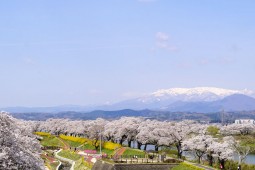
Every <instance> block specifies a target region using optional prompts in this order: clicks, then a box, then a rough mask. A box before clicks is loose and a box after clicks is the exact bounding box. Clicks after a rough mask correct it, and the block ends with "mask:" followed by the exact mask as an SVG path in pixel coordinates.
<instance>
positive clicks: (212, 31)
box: [0, 0, 255, 107]
mask: <svg viewBox="0 0 255 170" xmlns="http://www.w3.org/2000/svg"><path fill="white" fill-rule="evenodd" d="M254 8H255V1H252V0H250V1H249V0H246V1H240V0H225V1H222V0H214V1H213V0H208V1H206V0H193V1H190V0H171V1H169V0H126V1H125V0H107V1H103V0H98V1H83V0H73V1H67V0H61V1H60V0H56V1H50V0H37V1H33V0H30V1H29V0H23V1H19V0H16V1H15V0H12V1H4V2H2V3H1V5H0V21H1V22H0V78H1V86H0V87H1V88H0V96H1V97H0V106H1V107H6V106H54V105H63V104H77V105H88V104H101V103H106V102H116V101H120V100H125V99H128V98H133V97H136V96H139V95H142V94H146V93H150V92H153V91H155V90H157V89H161V88H172V87H198V86H213V87H221V88H229V89H244V88H247V89H250V90H254V91H255V87H254V85H255V79H254V76H253V74H254V73H255V56H254V54H255V48H254V44H255V11H254Z"/></svg>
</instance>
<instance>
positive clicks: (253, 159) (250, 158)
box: [123, 141, 255, 165]
mask: <svg viewBox="0 0 255 170" xmlns="http://www.w3.org/2000/svg"><path fill="white" fill-rule="evenodd" d="M123 144H125V145H127V142H126V141H125V142H124V143H123ZM131 147H134V148H137V143H136V142H132V143H131ZM143 148H144V146H142V147H141V149H143ZM147 150H155V146H154V145H147ZM159 150H160V147H159ZM184 156H188V157H189V158H190V159H194V158H195V156H194V155H192V154H188V155H187V154H186V155H185V153H184ZM233 160H235V161H238V156H237V155H235V156H234V157H233ZM244 163H247V164H254V165H255V154H249V155H247V157H246V159H245V160H244Z"/></svg>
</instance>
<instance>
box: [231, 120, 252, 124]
mask: <svg viewBox="0 0 255 170" xmlns="http://www.w3.org/2000/svg"><path fill="white" fill-rule="evenodd" d="M235 124H255V120H254V119H237V120H235Z"/></svg>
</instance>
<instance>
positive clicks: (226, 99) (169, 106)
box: [2, 87, 255, 113]
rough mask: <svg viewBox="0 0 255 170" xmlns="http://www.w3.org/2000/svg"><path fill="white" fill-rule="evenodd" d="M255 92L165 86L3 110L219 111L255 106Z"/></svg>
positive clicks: (252, 108) (249, 109)
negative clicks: (105, 98) (108, 99)
mask: <svg viewBox="0 0 255 170" xmlns="http://www.w3.org/2000/svg"><path fill="white" fill-rule="evenodd" d="M254 96H255V95H254V92H252V91H249V90H247V89H245V90H229V89H222V88H215V87H197V88H171V89H161V90H158V91H156V92H153V93H151V94H148V95H144V96H141V97H138V98H135V99H130V100H126V101H122V102H118V103H115V104H111V105H101V106H93V107H92V106H90V107H88V106H77V105H63V106H57V107H31V108H29V107H9V108H2V110H5V111H9V112H23V113H24V112H44V113H50V112H55V113H57V112H63V111H76V112H89V111H93V110H105V111H113V110H115V111H116V110H122V109H133V110H143V109H150V110H160V111H172V112H178V111H180V112H204V113H209V112H219V111H221V110H225V111H251V110H255V98H253V97H254Z"/></svg>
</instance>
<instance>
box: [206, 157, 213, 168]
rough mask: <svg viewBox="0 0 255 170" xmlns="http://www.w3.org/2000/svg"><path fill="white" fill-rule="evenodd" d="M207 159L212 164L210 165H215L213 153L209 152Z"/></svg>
mask: <svg viewBox="0 0 255 170" xmlns="http://www.w3.org/2000/svg"><path fill="white" fill-rule="evenodd" d="M207 159H208V162H209V165H210V166H213V157H212V155H211V154H208V155H207Z"/></svg>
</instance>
